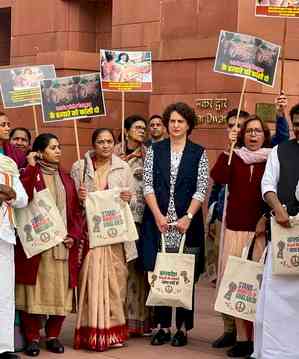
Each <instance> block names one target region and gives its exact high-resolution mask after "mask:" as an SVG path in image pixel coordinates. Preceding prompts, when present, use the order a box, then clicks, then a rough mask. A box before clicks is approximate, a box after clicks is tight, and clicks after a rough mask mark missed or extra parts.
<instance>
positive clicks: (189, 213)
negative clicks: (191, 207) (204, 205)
mask: <svg viewBox="0 0 299 359" xmlns="http://www.w3.org/2000/svg"><path fill="white" fill-rule="evenodd" d="M186 216H187V218H188V219H189V220H190V221H192V218H193V214H192V213H191V212H187V213H186Z"/></svg>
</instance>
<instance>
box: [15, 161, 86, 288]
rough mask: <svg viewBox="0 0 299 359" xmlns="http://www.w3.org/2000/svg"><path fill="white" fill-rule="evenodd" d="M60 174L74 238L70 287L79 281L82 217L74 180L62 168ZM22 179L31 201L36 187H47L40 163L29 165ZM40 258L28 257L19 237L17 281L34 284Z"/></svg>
mask: <svg viewBox="0 0 299 359" xmlns="http://www.w3.org/2000/svg"><path fill="white" fill-rule="evenodd" d="M59 175H60V178H61V180H62V183H63V185H64V188H65V193H66V205H67V230H68V236H70V237H72V238H73V239H74V245H73V246H72V248H71V249H70V250H69V271H70V288H74V287H76V285H77V281H78V242H79V239H80V237H81V231H82V225H81V224H82V217H81V210H80V204H79V200H78V196H77V191H76V188H75V184H74V182H73V180H72V179H71V177H70V176H69V175H68V174H66V173H65V172H64V171H63V170H61V169H59ZM21 181H22V183H23V186H24V188H25V190H26V192H27V194H28V197H29V201H31V200H32V198H33V190H34V189H36V191H41V190H43V189H45V188H46V186H45V183H44V180H43V176H42V173H41V170H40V166H38V165H36V166H30V165H28V166H27V167H26V168H25V169H24V171H23V173H22V175H21ZM40 260H41V255H36V256H34V257H32V258H30V259H27V258H26V255H25V253H24V251H23V247H22V244H21V242H20V240H19V239H18V240H17V245H16V250H15V265H16V283H18V284H28V285H34V284H35V283H36V277H37V272H38V267H39V263H40Z"/></svg>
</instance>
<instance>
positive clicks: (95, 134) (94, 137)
mask: <svg viewBox="0 0 299 359" xmlns="http://www.w3.org/2000/svg"><path fill="white" fill-rule="evenodd" d="M103 132H109V133H110V134H111V136H112V137H113V141H114V143H116V140H115V136H114V133H113V131H112V130H111V128H106V127H101V128H97V129H96V130H94V131H93V133H92V136H91V143H92V145H93V146H94V145H95V143H96V140H97V138H98V136H99V135H100V134H101V133H103Z"/></svg>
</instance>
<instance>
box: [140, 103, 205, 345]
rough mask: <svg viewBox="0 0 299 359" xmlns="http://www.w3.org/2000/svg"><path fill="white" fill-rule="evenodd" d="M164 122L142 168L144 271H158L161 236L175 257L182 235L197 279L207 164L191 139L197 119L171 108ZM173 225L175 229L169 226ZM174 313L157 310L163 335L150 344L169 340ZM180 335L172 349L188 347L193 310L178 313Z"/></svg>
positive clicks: (176, 106)
mask: <svg viewBox="0 0 299 359" xmlns="http://www.w3.org/2000/svg"><path fill="white" fill-rule="evenodd" d="M163 119H164V123H165V127H166V128H167V130H168V133H169V139H166V140H163V141H161V142H158V143H154V144H153V145H152V146H151V147H150V148H149V149H148V152H147V155H146V159H145V164H144V195H145V200H146V203H147V207H146V209H145V212H144V223H143V226H142V235H141V238H142V243H141V248H142V249H141V253H142V258H143V264H144V269H145V270H146V271H152V270H154V266H155V260H156V255H157V252H158V248H159V245H160V238H161V233H164V234H165V241H166V250H167V251H169V252H177V251H178V248H179V245H180V241H181V238H182V235H183V234H186V247H185V251H188V252H191V253H194V254H195V253H197V255H198V258H199V263H198V265H197V266H196V267H197V268H196V280H198V276H199V274H200V273H202V271H203V268H204V253H205V250H204V227H203V216H202V210H201V206H202V203H203V201H204V199H205V196H206V192H207V189H208V159H207V154H206V151H205V150H204V148H203V147H201V146H200V145H197V144H194V143H193V142H191V141H189V140H188V136H189V135H190V134H191V132H192V130H193V128H194V126H195V124H196V121H197V117H196V114H195V112H194V110H193V109H192V108H190V107H189V106H188V105H187V104H185V103H180V102H179V103H174V104H171V105H169V106H168V107H167V108H166V110H165V112H164V114H163ZM170 224H173V225H170ZM171 314H172V311H171V308H170V307H156V308H155V321H156V324H157V325H160V328H161V329H160V330H159V331H158V332H157V333H156V334H155V335H154V337H153V338H152V341H151V344H152V345H161V344H164V343H165V342H167V341H169V340H170V329H169V328H170V327H171ZM176 325H177V332H176V334H175V335H174V337H173V338H172V342H171V344H172V345H173V346H183V345H186V344H187V331H188V330H191V329H192V328H193V310H186V309H183V308H178V309H177V311H176Z"/></svg>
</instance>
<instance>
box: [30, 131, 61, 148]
mask: <svg viewBox="0 0 299 359" xmlns="http://www.w3.org/2000/svg"><path fill="white" fill-rule="evenodd" d="M53 139H54V140H57V141H59V140H58V137H57V136H56V135H54V134H53V133H41V134H40V135H38V136H37V137H36V139H35V140H34V142H33V145H32V151H33V152H38V151H40V152H44V150H45V149H46V148H47V147H48V146H49V143H50V141H51V140H53Z"/></svg>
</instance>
